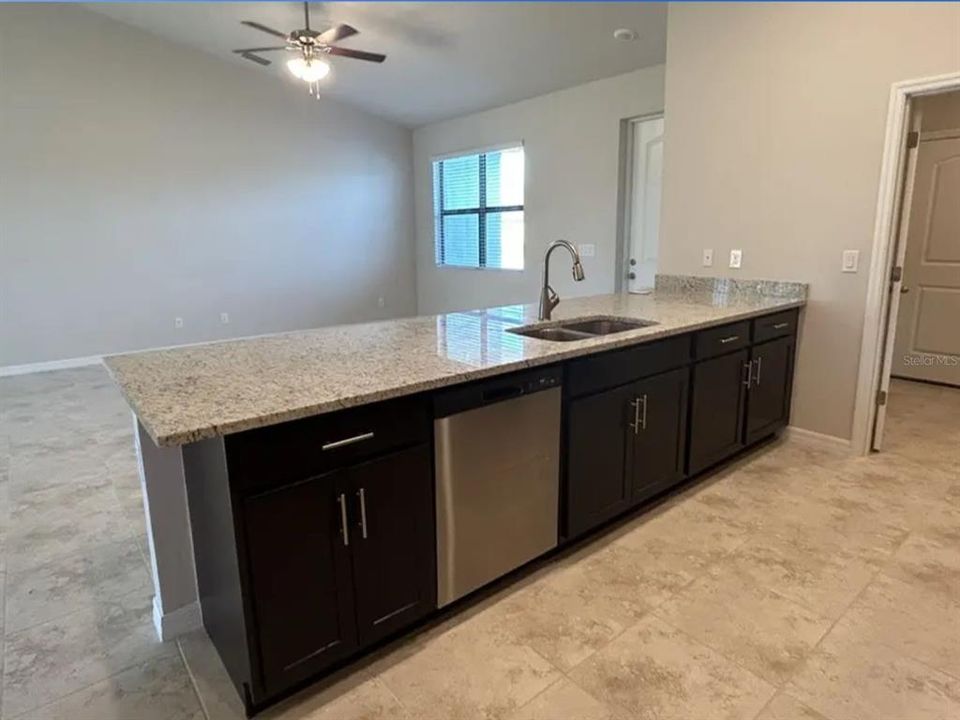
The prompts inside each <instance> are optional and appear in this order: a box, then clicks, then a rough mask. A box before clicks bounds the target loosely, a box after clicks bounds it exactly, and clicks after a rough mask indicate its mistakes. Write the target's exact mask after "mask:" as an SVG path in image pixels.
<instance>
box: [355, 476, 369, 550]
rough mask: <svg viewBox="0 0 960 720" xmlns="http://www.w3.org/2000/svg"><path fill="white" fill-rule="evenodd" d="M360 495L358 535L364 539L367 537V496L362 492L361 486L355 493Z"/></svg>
mask: <svg viewBox="0 0 960 720" xmlns="http://www.w3.org/2000/svg"><path fill="white" fill-rule="evenodd" d="M357 495H359V496H360V535H361V536H362V537H363V539H364V540H366V539H367V497H366V495H365V494H364V492H363V488H360V492H358V493H357Z"/></svg>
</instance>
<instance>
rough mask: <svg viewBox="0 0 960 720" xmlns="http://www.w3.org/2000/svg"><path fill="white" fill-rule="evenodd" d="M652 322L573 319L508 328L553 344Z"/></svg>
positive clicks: (623, 330) (615, 319) (587, 338)
mask: <svg viewBox="0 0 960 720" xmlns="http://www.w3.org/2000/svg"><path fill="white" fill-rule="evenodd" d="M656 324H657V323H655V322H654V321H652V320H631V319H629V318H619V317H606V316H604V317H595V318H589V319H584V318H579V319H578V318H573V319H571V320H564V321H562V322H558V323H554V324H551V325H533V326H525V327H517V328H510V330H509V332H512V333H516V334H517V335H524V336H525V337H532V338H536V339H538V340H553V341H554V342H572V341H574V340H589V339H590V338H595V337H601V336H603V335H613V334H614V333H622V332H628V331H630V330H639V329H640V328H645V327H650V326H651V325H656Z"/></svg>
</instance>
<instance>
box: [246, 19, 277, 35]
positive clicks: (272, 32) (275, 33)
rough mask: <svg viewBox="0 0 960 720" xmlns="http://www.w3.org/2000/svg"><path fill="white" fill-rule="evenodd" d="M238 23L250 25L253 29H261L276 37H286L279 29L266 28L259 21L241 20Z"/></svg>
mask: <svg viewBox="0 0 960 720" xmlns="http://www.w3.org/2000/svg"><path fill="white" fill-rule="evenodd" d="M240 24H241V25H246V26H247V27H252V28H254V29H255V30H261V31H263V32H265V33H270V34H271V35H276V36H277V37H282V38H286V37H287V34H286V33H282V32H280V31H279V30H274V29H273V28H268V27H267V26H266V25H261V24H260V23H258V22H254V21H253V20H241V21H240Z"/></svg>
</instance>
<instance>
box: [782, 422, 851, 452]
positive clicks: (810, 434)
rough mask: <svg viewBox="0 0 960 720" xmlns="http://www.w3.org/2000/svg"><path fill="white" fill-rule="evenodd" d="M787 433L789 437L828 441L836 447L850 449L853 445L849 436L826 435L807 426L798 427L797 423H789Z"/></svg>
mask: <svg viewBox="0 0 960 720" xmlns="http://www.w3.org/2000/svg"><path fill="white" fill-rule="evenodd" d="M785 434H786V436H787V437H795V438H800V439H803V440H813V441H815V442H822V443H827V444H829V445H835V446H836V447H842V448H846V449H848V450H849V449H850V448H851V447H852V444H851V441H850V440H849V439H848V438H842V437H837V436H836V435H826V434H824V433H818V432H815V431H813V430H807V429H806V428H801V427H797V426H796V425H788V426H787V428H786V431H785Z"/></svg>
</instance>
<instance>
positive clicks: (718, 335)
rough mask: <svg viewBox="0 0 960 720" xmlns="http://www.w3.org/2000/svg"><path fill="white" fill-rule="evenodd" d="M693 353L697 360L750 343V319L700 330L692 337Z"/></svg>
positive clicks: (737, 348) (721, 353)
mask: <svg viewBox="0 0 960 720" xmlns="http://www.w3.org/2000/svg"><path fill="white" fill-rule="evenodd" d="M693 344H694V355H696V358H697V359H698V360H702V359H704V358H709V357H715V356H717V355H723V354H724V353H728V352H731V351H733V350H739V349H740V348H743V347H747V345H749V344H750V321H749V320H744V321H743V322H737V323H731V324H730V325H721V326H720V327H716V328H710V329H709V330H701V331H700V332H698V333H697V334H696V336H695V337H694V343H693Z"/></svg>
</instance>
